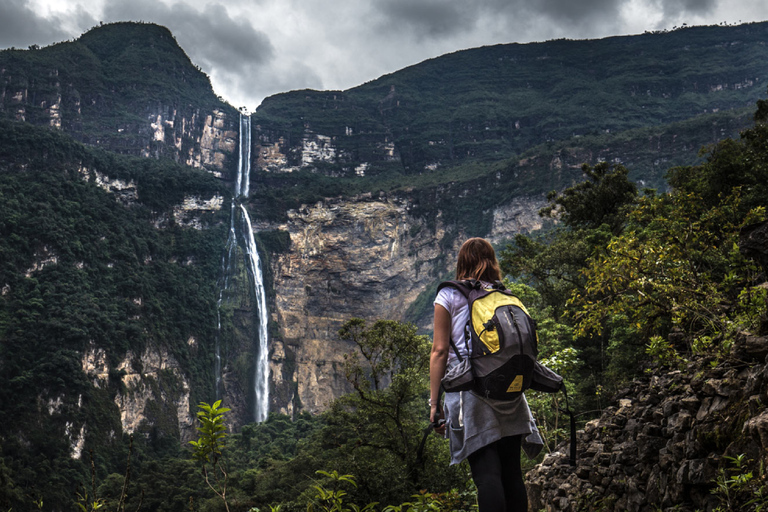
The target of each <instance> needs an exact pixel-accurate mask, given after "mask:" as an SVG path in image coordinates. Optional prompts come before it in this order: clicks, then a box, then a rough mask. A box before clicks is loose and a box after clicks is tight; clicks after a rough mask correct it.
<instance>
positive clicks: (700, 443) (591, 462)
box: [526, 336, 768, 512]
mask: <svg viewBox="0 0 768 512" xmlns="http://www.w3.org/2000/svg"><path fill="white" fill-rule="evenodd" d="M766 354H768V337H756V336H750V337H749V339H747V337H744V338H743V339H741V340H739V341H738V342H737V344H736V346H735V347H734V351H733V353H732V356H733V357H731V358H730V359H729V361H727V362H721V363H719V364H717V365H714V363H713V362H712V360H711V359H710V360H707V359H704V360H699V361H696V362H693V363H690V364H688V365H687V366H686V367H685V368H684V369H676V370H672V371H667V372H664V373H661V372H659V373H658V374H656V375H653V376H647V377H644V378H642V379H637V380H635V381H634V382H633V383H632V384H631V385H630V386H629V387H628V388H627V389H625V390H624V391H622V392H620V393H619V394H618V396H617V404H618V406H613V407H609V408H608V409H606V410H605V411H604V412H603V414H602V416H601V417H600V418H599V419H596V420H594V421H591V422H589V423H588V424H587V425H586V426H585V428H584V430H583V431H579V433H578V460H577V465H576V466H575V467H572V466H569V465H568V456H567V450H568V446H567V443H564V444H562V445H561V446H560V447H558V451H555V452H553V453H551V454H550V455H548V456H547V457H546V458H545V459H544V461H543V462H542V463H541V464H540V465H539V466H537V467H536V468H535V469H534V470H532V471H530V472H529V473H528V475H527V477H526V479H527V482H526V483H527V486H528V495H529V501H530V507H531V510H532V511H540V510H545V511H547V512H554V511H569V512H575V511H579V510H601V511H606V512H607V511H618V510H622V511H627V512H644V511H654V512H655V511H667V510H670V511H671V510H675V511H698V510H701V511H711V510H713V509H714V508H715V507H717V506H718V505H720V504H721V498H722V496H718V495H717V494H716V493H713V492H712V490H713V489H714V488H715V481H716V479H717V478H718V477H719V476H720V475H721V474H722V473H721V471H726V472H727V474H729V475H731V474H733V460H732V459H729V457H731V458H734V457H737V456H738V455H740V454H744V455H745V457H744V459H743V460H744V461H750V462H749V463H748V464H749V470H751V471H752V472H753V476H752V480H751V483H750V484H749V485H746V486H744V487H743V488H742V489H740V490H739V492H742V493H746V492H749V493H750V497H754V492H756V491H757V492H759V488H760V487H763V488H764V487H765V486H766V480H765V474H764V471H763V472H762V474H761V469H760V468H761V467H768V409H767V408H766V405H767V404H768V364H766ZM761 464H762V466H761ZM746 472H747V469H744V473H746ZM765 494H766V498H765V503H766V504H767V505H768V492H766V493H765ZM736 499H737V500H738V499H739V497H736ZM744 501H746V498H744ZM753 509H754V508H753V507H752V506H750V508H747V509H742V508H733V510H753ZM728 510H730V509H728Z"/></svg>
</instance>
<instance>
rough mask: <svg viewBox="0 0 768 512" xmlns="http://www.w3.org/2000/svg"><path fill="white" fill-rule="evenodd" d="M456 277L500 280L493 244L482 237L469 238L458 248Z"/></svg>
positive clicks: (499, 270)
mask: <svg viewBox="0 0 768 512" xmlns="http://www.w3.org/2000/svg"><path fill="white" fill-rule="evenodd" d="M456 279H477V280H480V281H487V282H489V283H493V282H496V281H501V269H500V268H499V262H498V260H497V259H496V252H495V251H494V250H493V246H491V244H490V243H488V241H487V240H485V239H484V238H470V239H469V240H467V241H466V242H464V244H463V245H462V246H461V249H459V256H458V258H457V260H456Z"/></svg>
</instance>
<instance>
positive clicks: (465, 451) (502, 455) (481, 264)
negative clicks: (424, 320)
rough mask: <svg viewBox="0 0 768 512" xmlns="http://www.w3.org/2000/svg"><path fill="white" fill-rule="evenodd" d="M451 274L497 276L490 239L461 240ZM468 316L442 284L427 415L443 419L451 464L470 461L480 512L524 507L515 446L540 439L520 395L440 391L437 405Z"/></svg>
mask: <svg viewBox="0 0 768 512" xmlns="http://www.w3.org/2000/svg"><path fill="white" fill-rule="evenodd" d="M456 279H457V280H461V279H476V280H479V281H482V282H483V283H484V284H485V285H491V284H492V283H494V282H496V281H500V280H501V271H500V269H499V263H498V261H497V260H496V254H495V252H494V250H493V247H492V246H491V244H490V243H488V242H487V241H486V240H484V239H482V238H470V239H469V240H467V241H466V242H464V244H463V245H462V246H461V249H460V250H459V255H458V260H457V263H456ZM468 319H469V307H468V305H467V301H466V299H465V298H464V296H463V295H462V294H461V293H460V292H459V291H458V290H456V289H455V288H453V287H444V288H442V289H441V290H440V291H439V292H438V294H437V297H436V298H435V319H434V337H433V341H432V353H431V356H430V363H429V381H430V402H429V403H430V421H431V422H433V423H434V422H436V421H437V420H440V419H443V418H444V419H446V422H445V425H442V426H440V427H438V428H436V429H435V431H436V432H437V433H438V434H441V435H445V436H446V437H447V438H448V440H449V442H450V450H451V464H458V463H459V462H461V461H462V460H464V459H467V460H468V461H469V467H470V469H471V470H472V480H473V481H474V482H475V486H476V487H477V501H478V506H479V512H496V511H499V512H502V511H503V512H527V510H528V497H527V495H526V492H525V484H524V483H523V474H522V470H521V468H520V450H521V446H522V448H523V449H524V450H525V452H526V454H527V455H528V456H530V457H535V456H536V455H537V454H538V453H539V451H541V448H542V444H543V443H542V441H541V437H539V432H538V430H537V429H536V423H535V421H534V419H533V416H532V415H531V410H530V409H529V408H528V402H527V401H526V400H525V395H523V394H520V395H519V397H518V398H516V399H514V400H503V401H502V400H493V399H486V398H483V397H481V396H479V395H477V394H475V393H473V392H472V391H461V392H453V393H445V395H444V396H445V400H444V405H443V408H442V410H441V409H440V407H439V405H440V404H439V403H438V402H439V396H440V381H441V379H442V378H443V376H444V375H445V371H446V368H449V367H451V366H452V365H454V364H457V363H458V361H459V358H458V357H457V356H456V354H455V352H454V350H455V349H458V351H459V353H460V355H461V358H462V359H463V358H465V357H468V356H469V353H468V351H467V345H465V344H464V343H463V341H464V326H465V325H466V323H467V320H468ZM451 337H453V340H454V348H452V347H451V343H450V340H451ZM468 343H471V340H470V341H468ZM446 432H447V434H446Z"/></svg>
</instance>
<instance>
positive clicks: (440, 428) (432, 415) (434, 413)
mask: <svg viewBox="0 0 768 512" xmlns="http://www.w3.org/2000/svg"><path fill="white" fill-rule="evenodd" d="M429 421H430V422H431V423H433V424H434V425H435V434H437V435H440V436H445V419H444V418H443V410H442V409H441V408H440V404H438V405H432V406H431V407H430V408H429Z"/></svg>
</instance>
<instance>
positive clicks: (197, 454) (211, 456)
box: [189, 400, 229, 512]
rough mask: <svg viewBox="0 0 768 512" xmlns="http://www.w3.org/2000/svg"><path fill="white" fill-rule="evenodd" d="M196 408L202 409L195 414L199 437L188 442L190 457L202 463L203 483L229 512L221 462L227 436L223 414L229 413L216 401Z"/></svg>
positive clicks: (225, 482) (226, 476) (225, 480)
mask: <svg viewBox="0 0 768 512" xmlns="http://www.w3.org/2000/svg"><path fill="white" fill-rule="evenodd" d="M198 407H199V408H200V409H202V411H198V413H197V420H198V421H199V422H200V426H199V427H197V430H198V431H199V432H200V437H199V438H198V439H197V441H190V442H189V443H190V444H191V445H192V447H193V449H192V456H193V458H194V459H195V460H198V461H200V462H202V470H203V478H204V479H205V483H206V484H207V485H208V487H210V488H211V490H212V491H213V492H214V493H216V495H217V496H218V497H219V498H221V500H222V501H223V502H224V508H226V510H227V512H229V504H228V503H227V480H228V479H229V475H228V474H227V471H226V469H225V467H224V465H223V464H222V460H221V455H222V450H223V449H224V448H225V447H226V439H225V437H226V435H227V432H226V430H227V428H226V426H225V425H224V413H225V412H227V411H229V408H227V407H221V400H217V401H216V402H214V404H213V405H209V404H207V403H205V402H201V403H200V405H198ZM209 465H210V470H209V467H208V466H209ZM211 478H213V481H211Z"/></svg>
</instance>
